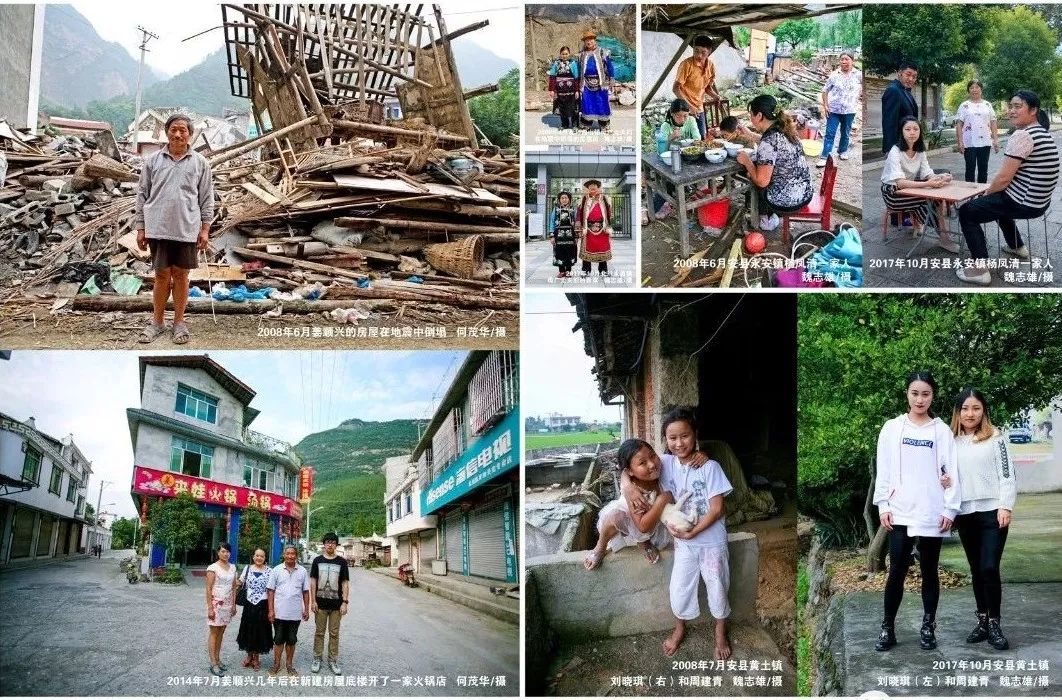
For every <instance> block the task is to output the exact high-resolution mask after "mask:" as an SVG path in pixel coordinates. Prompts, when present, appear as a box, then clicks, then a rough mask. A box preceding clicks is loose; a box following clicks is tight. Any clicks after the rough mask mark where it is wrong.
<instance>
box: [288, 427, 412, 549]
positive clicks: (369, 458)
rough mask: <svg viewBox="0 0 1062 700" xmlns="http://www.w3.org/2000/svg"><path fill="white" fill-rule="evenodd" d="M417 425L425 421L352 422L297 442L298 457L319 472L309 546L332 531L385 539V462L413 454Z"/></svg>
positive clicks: (316, 477) (315, 479) (315, 488)
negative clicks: (374, 535) (379, 535)
mask: <svg viewBox="0 0 1062 700" xmlns="http://www.w3.org/2000/svg"><path fill="white" fill-rule="evenodd" d="M418 424H419V425H423V421H413V420H392V421H383V422H377V421H363V420H360V419H357V418H353V419H351V420H346V421H343V422H342V423H340V424H339V425H338V426H336V427H335V428H331V429H330V430H324V431H322V432H319V433H313V434H312V435H307V436H306V437H305V438H303V439H302V440H301V441H299V444H297V445H296V446H295V451H296V452H298V453H299V455H300V456H301V457H302V461H303V463H304V464H308V465H310V466H312V467H314V469H315V470H316V475H315V477H314V494H313V501H312V502H311V503H310V505H309V508H311V509H313V508H318V507H320V508H321V510H319V511H317V512H315V513H314V514H313V515H312V516H311V518H310V527H311V528H312V532H311V533H310V539H311V541H320V539H321V536H322V535H323V534H324V533H325V532H328V531H329V530H334V531H335V532H337V533H338V534H339V535H340V536H348V535H353V536H355V537H358V536H367V535H371V534H373V532H376V533H378V534H383V533H384V530H385V528H386V526H387V525H386V520H385V518H384V488H385V483H384V474H383V469H382V468H383V464H384V460H386V459H387V458H388V457H398V456H400V455H404V454H409V453H410V452H411V451H412V450H413V447H414V446H415V444H416V442H417V438H418V435H419V433H418Z"/></svg>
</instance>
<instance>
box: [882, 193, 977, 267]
mask: <svg viewBox="0 0 1062 700" xmlns="http://www.w3.org/2000/svg"><path fill="white" fill-rule="evenodd" d="M987 189H988V184H986V183H980V182H964V181H958V180H952V181H951V182H949V183H948V184H947V185H944V186H943V187H906V188H904V189H902V190H897V191H896V194H897V195H900V196H903V197H917V198H919V199H924V200H926V201H927V202H932V203H933V204H934V206H933V207H931V208H930V210H929V220H927V221H926V224H925V227H924V228H923V232H922V235H921V236H918V239H917V240H916V241H915V244H914V246H913V247H912V248H911V250H909V251H907V255H906V256H904V257H905V259H909V258H910V257H911V256H912V255H914V253H915V251H916V250H918V247H919V246H920V245H921V244H922V241H923V240H925V239H926V237H927V236H926V233H927V232H931V233H935V234H936V235H937V240H938V241H939V240H940V234H941V232H944V233H948V234H952V235H953V236H954V235H955V234H956V232H955V231H952V229H951V225H950V221H949V220H948V217H947V216H943V217H942V216H941V215H940V213H939V212H942V211H946V210H947V207H957V206H958V205H960V204H963V203H965V202H968V201H970V200H971V199H973V198H974V197H977V196H979V195H981V194H983V193H984V191H985V190H987ZM957 237H958V239H959V250H960V252H961V250H962V245H963V242H964V239H963V237H962V232H961V231H960V232H957Z"/></svg>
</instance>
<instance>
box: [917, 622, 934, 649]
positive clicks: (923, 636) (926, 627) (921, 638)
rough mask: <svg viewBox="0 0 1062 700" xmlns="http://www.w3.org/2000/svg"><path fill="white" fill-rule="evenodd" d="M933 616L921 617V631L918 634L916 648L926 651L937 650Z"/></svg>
mask: <svg viewBox="0 0 1062 700" xmlns="http://www.w3.org/2000/svg"><path fill="white" fill-rule="evenodd" d="M933 619H934V616H933V615H930V614H929V613H926V614H925V615H923V616H922V629H921V630H919V632H918V646H920V647H922V648H923V649H925V650H926V651H929V650H930V649H936V648H937V623H936V622H934V621H933Z"/></svg>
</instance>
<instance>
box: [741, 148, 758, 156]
mask: <svg viewBox="0 0 1062 700" xmlns="http://www.w3.org/2000/svg"><path fill="white" fill-rule="evenodd" d="M741 150H742V151H744V152H745V155H747V156H748V157H749V158H751V157H753V156H754V155H756V149H755V148H742V149H741Z"/></svg>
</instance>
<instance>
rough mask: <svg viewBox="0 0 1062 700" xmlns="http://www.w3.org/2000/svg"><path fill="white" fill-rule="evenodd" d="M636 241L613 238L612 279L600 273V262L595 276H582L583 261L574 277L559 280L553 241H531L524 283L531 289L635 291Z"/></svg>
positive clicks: (595, 268) (525, 257)
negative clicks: (554, 263)
mask: <svg viewBox="0 0 1062 700" xmlns="http://www.w3.org/2000/svg"><path fill="white" fill-rule="evenodd" d="M636 262H637V261H636V253H635V242H634V239H631V238H613V239H612V260H610V261H609V263H608V271H609V273H610V274H609V276H607V277H601V276H600V275H598V274H597V263H594V264H593V265H592V266H591V270H592V274H591V275H590V276H588V277H581V276H579V274H578V273H579V272H580V271H581V270H582V261H581V260H577V261H576V266H575V270H574V272H575V273H576V274H575V276H574V277H565V278H564V279H558V278H557V268H555V267H553V246H552V245H550V243H549V241H542V240H536V241H527V242H526V243H525V244H524V280H525V282H526V283H527V286H528V288H531V289H558V290H560V289H572V288H586V287H590V288H594V289H604V290H614V289H631V288H634V287H636V286H637V283H638V280H637V271H636V269H635V266H636Z"/></svg>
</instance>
